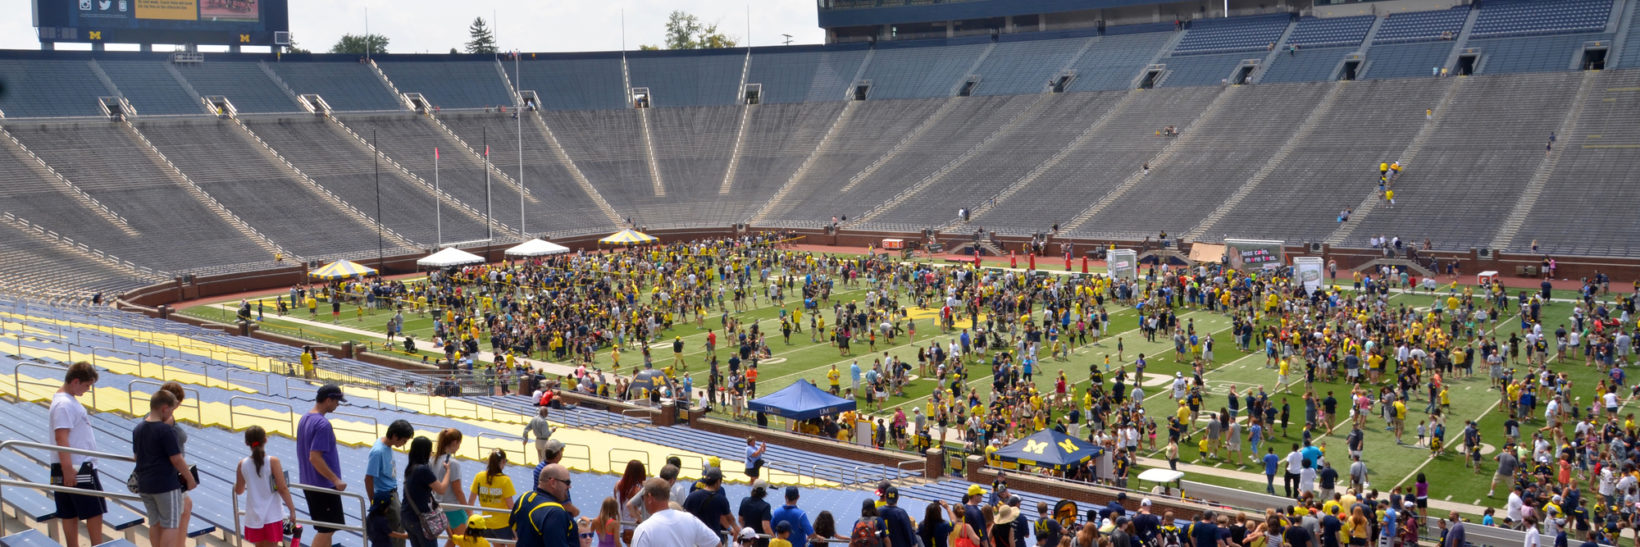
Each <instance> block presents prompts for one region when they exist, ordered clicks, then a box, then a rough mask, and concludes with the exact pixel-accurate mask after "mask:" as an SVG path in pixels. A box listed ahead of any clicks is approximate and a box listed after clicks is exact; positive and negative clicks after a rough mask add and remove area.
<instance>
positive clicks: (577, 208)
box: [439, 112, 612, 233]
mask: <svg viewBox="0 0 1640 547" xmlns="http://www.w3.org/2000/svg"><path fill="white" fill-rule="evenodd" d="M439 120H440V121H442V122H443V123H444V125H445V126H446V127H448V128H450V131H452V132H454V133H455V134H456V136H457V137H459V138H461V140H462V141H463V142H465V143H467V144H468V146H473V147H474V148H473V149H474V150H475V151H478V150H481V149H482V147H483V144H482V143H483V142H485V141H488V142H489V143H490V162H491V163H492V164H493V165H495V166H496V168H497V169H501V170H503V171H505V172H506V173H507V174H509V175H511V176H513V177H515V179H516V177H517V174H516V173H517V170H518V153H519V146H518V138H517V132H518V130H519V129H520V126H519V124H518V120H515V119H513V118H512V117H511V116H508V115H506V114H501V113H493V114H483V113H477V112H472V113H460V114H455V113H450V114H445V115H443V116H440V117H439ZM521 129H522V130H523V133H524V147H523V153H524V176H523V183H524V187H525V188H529V189H530V191H531V192H533V193H535V195H536V196H537V199H538V200H539V202H538V203H536V204H534V205H533V206H531V207H529V208H528V211H529V216H528V217H527V218H528V219H529V226H528V228H529V229H530V231H531V232H532V233H534V232H537V231H539V230H542V229H546V230H548V231H556V232H578V233H590V232H600V231H608V230H607V229H608V228H610V227H611V226H612V224H611V223H610V220H609V217H607V216H604V215H603V214H602V212H601V211H599V210H598V205H597V204H596V203H594V202H593V200H592V197H591V196H589V195H587V192H586V190H584V189H582V188H581V186H580V185H579V184H577V183H576V182H575V179H574V178H573V176H572V175H571V174H570V172H569V169H568V168H567V167H565V165H564V164H563V163H562V162H561V161H560V160H559V158H558V156H557V155H556V154H554V153H553V152H552V150H550V149H549V148H548V147H547V138H546V135H544V134H542V133H541V129H540V125H539V124H538V123H536V120H535V115H534V114H530V115H529V116H528V117H527V118H526V119H525V120H524V123H523V125H522V128H521ZM451 152H452V153H454V152H456V151H454V150H452V151H451Z"/></svg>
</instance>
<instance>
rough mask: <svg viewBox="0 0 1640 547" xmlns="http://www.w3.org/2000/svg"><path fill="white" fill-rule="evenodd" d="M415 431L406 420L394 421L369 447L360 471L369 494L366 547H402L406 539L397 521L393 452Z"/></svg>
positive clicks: (402, 527) (397, 487) (396, 478)
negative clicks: (368, 454) (367, 461)
mask: <svg viewBox="0 0 1640 547" xmlns="http://www.w3.org/2000/svg"><path fill="white" fill-rule="evenodd" d="M415 434H416V430H415V428H413V427H411V426H410V422H408V421H406V420H394V421H393V423H392V424H389V425H388V426H387V434H386V435H384V436H382V438H380V439H377V440H376V444H374V445H371V447H370V459H369V463H367V464H366V465H365V468H364V488H365V490H367V491H369V492H370V510H369V514H368V518H369V519H370V545H372V546H373V547H380V546H383V545H388V544H391V545H393V547H403V546H404V540H405V539H406V538H408V537H409V536H407V535H405V533H404V523H402V522H400V520H399V497H398V496H396V495H394V494H396V493H397V492H398V489H399V479H398V477H397V476H396V475H394V474H393V469H394V465H393V449H395V448H402V447H404V443H405V442H407V441H409V440H410V437H412V436H415Z"/></svg>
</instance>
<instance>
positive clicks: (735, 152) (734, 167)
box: [718, 55, 756, 196]
mask: <svg viewBox="0 0 1640 547" xmlns="http://www.w3.org/2000/svg"><path fill="white" fill-rule="evenodd" d="M746 59H747V61H746V62H747V63H750V62H751V55H747V56H746ZM744 73H745V72H744V71H742V74H744ZM745 79H746V78H745V76H741V80H745ZM741 83H742V84H745V82H744V81H742V82H741ZM742 87H744V85H742ZM754 109H756V105H750V104H747V105H741V106H740V124H739V125H737V126H736V128H735V144H734V146H733V147H732V148H730V149H729V167H728V168H727V169H724V170H723V184H720V185H718V195H720V196H727V195H729V194H731V193H732V192H733V191H734V184H735V172H736V171H739V170H740V150H741V147H742V146H744V145H745V144H746V123H747V122H748V121H750V120H751V119H752V111H753V110H754Z"/></svg>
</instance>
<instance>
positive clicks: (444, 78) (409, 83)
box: [376, 59, 513, 109]
mask: <svg viewBox="0 0 1640 547" xmlns="http://www.w3.org/2000/svg"><path fill="white" fill-rule="evenodd" d="M496 64H497V62H496V61H494V60H483V61H465V60H463V61H451V60H428V61H420V60H396V59H378V60H377V61H376V66H379V67H381V70H382V72H383V73H385V74H387V79H388V80H390V81H392V82H393V86H394V87H397V88H398V89H399V92H400V93H420V94H421V96H422V97H424V98H426V99H427V101H428V102H429V103H430V104H432V105H434V106H438V107H440V108H442V109H453V108H485V107H492V106H510V105H512V104H513V95H512V90H511V89H509V88H508V87H507V84H506V83H505V82H503V81H502V80H501V72H500V71H498V70H497V67H496Z"/></svg>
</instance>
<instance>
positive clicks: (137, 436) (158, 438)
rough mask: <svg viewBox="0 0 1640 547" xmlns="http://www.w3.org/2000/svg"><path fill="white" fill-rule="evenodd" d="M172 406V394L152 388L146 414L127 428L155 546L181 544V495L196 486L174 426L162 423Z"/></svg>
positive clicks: (182, 534)
mask: <svg viewBox="0 0 1640 547" xmlns="http://www.w3.org/2000/svg"><path fill="white" fill-rule="evenodd" d="M176 408H177V398H176V396H175V395H172V394H171V392H169V391H166V390H165V389H163V388H162V389H160V390H159V391H155V392H154V394H153V396H152V397H151V398H149V399H148V416H147V417H146V418H144V419H143V420H142V422H140V423H138V424H137V427H136V428H135V429H133V430H132V431H131V450H132V452H133V453H134V454H133V455H134V456H135V457H136V460H137V461H136V468H135V470H134V471H133V472H132V473H133V474H134V475H136V478H137V487H138V492H140V496H141V497H142V507H143V510H144V512H145V513H146V516H147V518H148V526H149V527H150V528H152V530H151V531H150V534H149V539H150V540H151V542H152V544H153V545H154V546H155V547H182V545H183V543H184V541H185V540H186V539H187V536H186V534H184V532H183V530H182V529H181V526H182V511H183V509H184V508H183V506H182V495H183V493H185V492H187V491H189V490H193V489H194V487H195V486H199V483H198V482H196V481H195V480H194V475H193V473H191V472H190V471H189V469H188V460H187V459H186V458H184V457H183V455H182V445H181V444H179V443H178V442H177V434H176V426H173V425H171V424H168V423H165V422H166V420H168V419H170V418H171V413H172V412H173V411H175V410H176Z"/></svg>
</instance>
